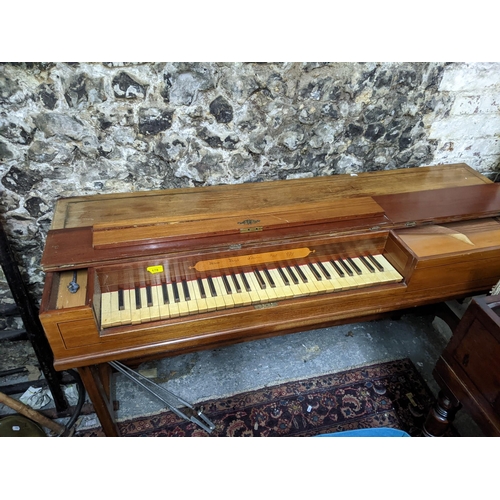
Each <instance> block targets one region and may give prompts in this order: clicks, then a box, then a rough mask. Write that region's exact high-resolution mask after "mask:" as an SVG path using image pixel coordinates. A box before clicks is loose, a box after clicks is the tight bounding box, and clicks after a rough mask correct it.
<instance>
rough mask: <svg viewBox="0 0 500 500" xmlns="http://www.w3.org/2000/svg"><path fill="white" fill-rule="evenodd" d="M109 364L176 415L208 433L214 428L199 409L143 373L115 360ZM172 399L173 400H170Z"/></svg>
mask: <svg viewBox="0 0 500 500" xmlns="http://www.w3.org/2000/svg"><path fill="white" fill-rule="evenodd" d="M109 365H110V366H112V367H113V368H115V369H116V370H117V371H119V372H120V373H122V374H123V375H125V376H126V377H128V378H129V379H131V380H132V381H134V382H135V383H136V384H138V385H140V386H141V387H142V388H144V389H146V390H147V391H148V392H150V393H151V394H153V396H155V397H156V398H158V399H159V400H160V401H162V402H163V403H165V404H166V405H167V407H168V408H169V409H170V410H171V411H172V412H174V413H175V414H176V415H177V416H178V417H180V418H183V419H185V420H189V421H191V422H193V423H195V424H197V425H199V426H200V427H201V428H202V429H203V430H205V431H206V432H208V433H209V434H210V433H211V432H212V431H213V430H214V429H215V424H214V423H213V422H211V421H210V420H209V419H208V418H207V417H206V416H205V415H204V414H203V412H202V411H201V410H196V409H195V408H194V407H193V406H192V405H191V404H190V403H188V402H187V401H185V400H184V399H182V398H180V397H179V396H176V395H175V394H173V393H172V392H170V391H169V390H167V389H165V388H164V387H161V386H159V385H158V384H155V383H154V382H153V381H151V380H149V379H148V378H146V377H145V376H144V375H141V374H140V373H137V372H135V371H134V370H132V369H131V368H129V367H128V366H125V365H123V364H122V363H119V362H117V361H109ZM172 400H173V402H172ZM176 405H182V406H186V407H187V408H188V409H189V410H191V411H192V412H193V413H195V414H196V416H194V415H187V414H186V413H184V412H182V411H181V410H179V409H178V408H177V407H176ZM197 417H200V418H201V419H202V420H203V421H204V422H205V423H206V424H207V425H205V423H203V422H202V421H200V420H199V419H198V418H197Z"/></svg>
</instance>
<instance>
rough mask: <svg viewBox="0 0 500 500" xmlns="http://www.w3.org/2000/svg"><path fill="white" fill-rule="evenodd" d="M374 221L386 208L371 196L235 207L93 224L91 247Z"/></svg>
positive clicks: (300, 229)
mask: <svg viewBox="0 0 500 500" xmlns="http://www.w3.org/2000/svg"><path fill="white" fill-rule="evenodd" d="M368 218H369V219H372V222H374V221H373V219H374V218H375V222H380V223H383V222H384V221H385V220H386V219H385V218H384V211H383V209H382V208H381V207H380V206H379V205H378V203H376V202H375V201H374V200H373V198H371V197H360V198H352V199H350V200H349V202H347V203H346V201H345V200H332V201H329V202H320V203H314V202H307V203H299V204H293V205H291V204H286V205H281V206H275V207H272V209H269V207H264V208H259V207H258V206H256V207H255V208H254V209H252V210H251V212H250V211H243V210H240V209H238V207H234V208H233V209H232V210H228V211H227V212H226V213H224V212H223V211H220V210H215V213H214V212H207V213H204V214H199V215H197V216H196V217H193V215H182V214H176V215H171V216H168V215H165V216H164V217H162V218H161V220H158V219H156V220H154V221H147V220H144V219H131V220H128V221H122V222H121V224H120V225H117V224H113V223H111V224H109V223H103V224H94V226H93V233H92V246H93V247H94V248H96V249H103V248H119V247H127V246H137V245H141V244H144V243H149V244H151V243H161V242H167V241H179V240H190V239H194V238H204V237H208V236H218V235H227V234H236V233H246V232H255V231H263V232H264V231H272V230H276V229H283V228H290V229H292V228H297V231H299V232H301V233H304V232H307V227H313V226H314V225H315V224H325V223H330V222H332V223H333V222H338V221H342V220H353V221H355V220H359V219H368Z"/></svg>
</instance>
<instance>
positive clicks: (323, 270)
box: [316, 262, 332, 280]
mask: <svg viewBox="0 0 500 500" xmlns="http://www.w3.org/2000/svg"><path fill="white" fill-rule="evenodd" d="M316 264H317V265H318V267H319V268H320V269H321V272H322V273H323V275H324V276H325V278H326V279H327V280H330V279H332V275H331V274H330V273H329V272H328V270H327V269H326V267H325V266H324V265H323V264H322V263H321V262H316Z"/></svg>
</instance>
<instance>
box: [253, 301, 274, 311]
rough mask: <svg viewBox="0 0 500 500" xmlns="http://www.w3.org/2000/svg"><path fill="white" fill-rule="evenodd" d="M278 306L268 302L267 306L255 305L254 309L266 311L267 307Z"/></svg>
mask: <svg viewBox="0 0 500 500" xmlns="http://www.w3.org/2000/svg"><path fill="white" fill-rule="evenodd" d="M277 305H278V303H277V302H266V303H265V304H255V305H254V306H253V307H254V309H266V308H267V307H276V306H277Z"/></svg>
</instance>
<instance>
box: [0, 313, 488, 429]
mask: <svg viewBox="0 0 500 500" xmlns="http://www.w3.org/2000/svg"><path fill="white" fill-rule="evenodd" d="M454 307H458V308H460V307H462V308H463V306H460V305H458V304H454ZM450 335H451V331H450V330H449V328H448V327H447V325H446V324H445V323H444V322H443V321H441V320H440V319H439V318H435V317H434V316H430V315H424V314H422V313H421V312H419V311H418V310H417V311H416V312H415V313H412V314H407V315H404V316H402V317H401V318H399V319H385V320H378V321H372V322H366V323H355V324H349V325H343V326H337V327H331V328H326V329H321V330H313V331H308V332H302V333H296V334H292V335H286V336H281V337H275V338H272V339H263V340H258V341H252V342H246V343H243V344H237V345H233V346H228V347H224V348H220V349H215V350H210V351H202V352H197V353H192V354H186V355H182V356H177V357H174V358H165V359H163V360H161V361H157V362H150V363H144V364H143V365H141V366H140V367H139V371H140V373H142V374H143V375H145V376H147V377H148V378H152V379H153V380H154V381H155V382H156V383H157V384H159V385H161V386H162V387H164V388H166V389H167V390H169V391H171V392H173V393H174V394H176V395H177V396H180V397H181V398H183V399H185V400H186V401H189V402H191V403H193V404H195V403H197V402H199V401H203V400H206V399H212V398H217V397H222V396H225V395H230V394H235V393H239V392H244V391H248V390H252V389H256V388H260V387H265V386H269V385H275V384H279V383H282V382H286V381H289V380H297V379H302V378H308V377H312V376H315V375H320V374H326V373H333V372H338V371H342V370H346V369H349V368H353V367H357V366H362V365H367V364H371V363H378V362H382V361H388V360H391V359H398V358H403V357H409V358H410V359H411V360H412V362H413V363H414V365H415V366H416V368H417V369H418V370H419V371H420V373H421V374H422V376H423V378H424V379H425V381H426V382H427V384H428V385H429V387H430V388H431V390H432V391H433V392H434V393H435V394H437V391H438V387H437V384H436V383H435V381H434V379H433V377H432V370H433V368H434V364H435V362H436V360H437V358H438V357H439V355H440V353H441V351H442V350H443V348H444V347H445V346H446V344H447V341H448V339H449V337H450ZM12 344H16V345H12V346H10V349H11V351H9V352H7V353H6V352H5V349H3V347H2V345H0V352H1V351H2V350H3V351H4V355H3V356H1V357H0V371H2V370H4V369H5V367H6V366H7V365H8V360H10V363H12V356H13V355H14V354H16V353H17V354H18V355H20V358H21V359H24V358H25V360H24V361H23V362H25V363H28V364H29V363H30V362H32V363H36V360H35V361H33V360H31V361H30V353H29V346H25V345H21V344H22V343H21V342H19V341H18V342H15V343H12ZM20 351H22V352H21V353H20ZM23 356H24V358H23ZM2 358H3V362H2ZM8 367H9V368H10V366H8ZM23 376H24V377H25V375H22V376H20V375H17V376H11V377H10V378H8V379H5V378H4V379H3V380H2V379H0V386H2V385H6V384H8V383H15V382H14V381H19V380H22V377H23ZM0 390H1V387H0ZM114 390H115V398H116V400H117V401H119V409H118V411H117V414H116V416H117V419H118V420H124V419H128V418H132V417H137V416H142V415H148V414H152V413H156V412H159V411H160V410H162V409H163V408H164V405H163V403H161V402H160V401H159V400H157V399H156V398H155V397H154V396H152V395H151V394H150V393H149V392H147V391H145V390H144V389H143V388H141V387H138V386H137V385H136V384H134V383H133V382H131V381H129V379H127V378H126V377H124V376H123V375H121V374H116V375H115V384H114ZM19 396H20V395H19ZM15 397H18V396H15ZM69 397H72V396H71V394H69ZM47 408H50V403H49V404H48V405H47V406H46V407H44V408H43V410H46V409H47ZM8 413H12V410H10V408H8V407H5V406H3V405H1V404H0V416H1V415H2V414H8ZM58 421H59V422H60V423H65V421H67V419H59V420H58ZM76 425H77V428H78V429H81V428H86V427H93V426H96V425H98V420H97V417H96V415H95V414H92V413H91V414H88V415H81V417H80V418H79V419H78V420H77V424H76ZM455 427H456V428H457V430H458V431H459V433H460V435H461V436H482V433H481V431H480V430H479V429H478V428H477V426H476V425H475V423H474V422H473V421H472V419H471V418H470V417H469V416H468V415H467V414H466V413H465V412H463V411H460V412H458V414H457V417H456V419H455Z"/></svg>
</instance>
